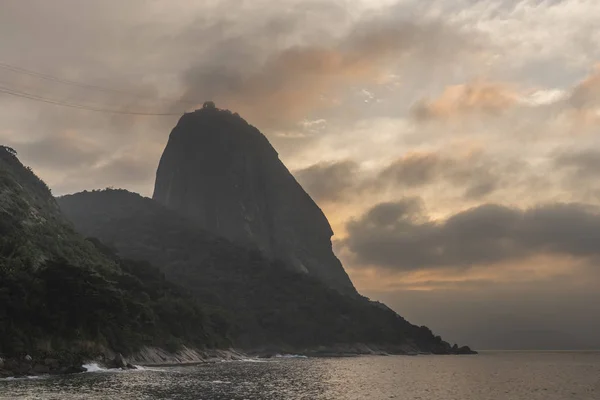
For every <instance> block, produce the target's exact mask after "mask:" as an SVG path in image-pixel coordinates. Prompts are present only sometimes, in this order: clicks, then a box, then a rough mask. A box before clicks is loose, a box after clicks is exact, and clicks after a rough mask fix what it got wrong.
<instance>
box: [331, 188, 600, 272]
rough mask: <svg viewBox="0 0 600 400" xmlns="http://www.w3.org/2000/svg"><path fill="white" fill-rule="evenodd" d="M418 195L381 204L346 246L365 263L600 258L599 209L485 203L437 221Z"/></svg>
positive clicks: (355, 227) (404, 266) (354, 226)
mask: <svg viewBox="0 0 600 400" xmlns="http://www.w3.org/2000/svg"><path fill="white" fill-rule="evenodd" d="M415 204H418V202H416V201H415V200H414V199H411V200H409V201H407V200H403V201H400V202H396V203H384V204H379V205H377V206H376V207H374V208H372V209H371V210H369V211H368V212H367V213H366V214H364V215H363V216H362V217H361V218H359V219H358V220H353V221H351V222H349V223H348V226H347V229H348V238H347V239H346V240H345V241H344V243H343V244H344V245H345V246H346V247H347V249H349V250H350V251H351V252H352V253H353V254H354V255H355V257H356V259H357V260H358V261H359V263H362V264H364V265H376V266H380V267H384V268H391V269H398V270H413V269H420V268H438V267H470V266H476V265H483V264H491V263H498V262H504V261H510V260H515V259H521V258H524V257H527V256H532V255H536V254H546V253H548V254H559V255H566V256H573V257H582V258H594V257H598V256H600V247H599V246H598V243H599V241H600V213H599V211H600V210H599V209H598V208H597V207H593V206H588V205H582V204H548V205H540V206H538V207H535V208H530V209H526V210H521V209H517V208H509V207H505V206H500V205H494V204H485V205H481V206H479V207H475V208H472V209H469V210H466V211H463V212H460V213H457V214H454V215H452V216H451V217H449V218H447V219H446V220H443V221H432V220H430V219H429V218H427V217H426V216H425V215H424V214H423V210H422V208H419V207H416V206H415Z"/></svg>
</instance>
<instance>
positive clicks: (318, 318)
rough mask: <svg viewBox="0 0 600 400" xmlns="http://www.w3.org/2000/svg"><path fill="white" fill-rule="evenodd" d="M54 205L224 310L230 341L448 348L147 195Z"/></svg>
mask: <svg viewBox="0 0 600 400" xmlns="http://www.w3.org/2000/svg"><path fill="white" fill-rule="evenodd" d="M59 204H60V205H61V207H62V209H63V211H64V212H65V214H66V215H67V216H68V217H69V218H71V220H72V221H73V222H74V223H75V225H76V227H77V228H78V229H79V230H80V231H81V232H83V233H84V234H86V235H91V236H95V237H98V238H100V239H101V240H103V241H104V242H105V243H108V244H109V245H111V246H114V247H115V248H117V249H118V250H119V252H120V254H121V255H123V256H126V257H129V258H134V259H145V260H153V262H156V263H157V265H159V266H161V268H162V269H163V271H164V272H165V274H166V275H167V277H168V278H169V279H172V280H173V281H174V282H177V283H179V284H181V285H182V286H185V287H186V288H187V289H189V290H190V292H192V293H193V294H194V295H195V296H196V298H198V299H200V301H201V302H202V303H204V304H211V305H214V306H215V307H220V308H223V309H226V310H227V311H228V312H229V313H230V314H231V316H232V321H233V324H234V325H233V334H234V340H235V345H237V346H241V347H245V348H253V347H262V346H275V347H279V348H285V347H286V346H289V347H292V348H296V349H298V348H308V347H315V346H321V345H325V346H327V345H335V344H343V343H347V344H352V343H370V344H380V345H403V344H409V345H414V346H415V347H418V348H419V349H421V350H423V351H435V352H444V351H446V350H447V349H448V345H447V344H446V343H444V342H442V340H441V338H439V337H436V336H434V335H433V334H432V333H431V331H430V330H429V329H427V328H425V327H416V326H414V325H411V324H410V323H408V322H407V321H406V320H404V319H403V318H401V317H400V316H398V315H397V314H396V313H395V312H393V311H392V310H390V309H389V308H387V307H385V306H384V305H382V304H379V303H374V302H371V301H369V300H368V299H366V298H364V297H353V296H345V295H342V294H340V293H338V292H337V291H335V290H332V289H330V288H328V287H326V286H325V285H324V284H323V283H321V282H320V281H318V280H316V279H314V278H312V277H310V276H309V275H306V274H301V273H297V272H294V271H290V270H288V269H287V268H286V267H285V266H284V265H282V264H280V263H278V262H277V261H273V260H269V259H266V258H265V257H264V256H263V255H262V254H261V253H260V252H258V251H256V250H253V249H249V248H245V247H241V246H238V245H236V244H233V243H231V242H229V241H227V240H224V239H221V238H217V237H213V236H211V235H210V234H208V233H206V232H204V231H202V230H200V229H198V228H196V227H195V226H193V225H191V224H190V223H189V222H188V221H187V220H184V219H183V218H182V217H180V216H179V215H178V214H176V213H174V212H172V211H170V210H168V209H166V208H164V207H162V206H161V205H159V204H157V203H156V202H154V201H152V200H151V199H147V198H143V197H141V196H139V195H137V194H133V193H129V192H127V191H124V190H104V191H94V192H83V193H79V194H76V195H71V196H65V197H62V198H60V199H59Z"/></svg>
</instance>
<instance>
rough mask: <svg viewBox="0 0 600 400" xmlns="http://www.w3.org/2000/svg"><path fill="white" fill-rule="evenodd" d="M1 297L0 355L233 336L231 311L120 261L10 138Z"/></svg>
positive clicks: (0, 162) (79, 352)
mask: <svg viewBox="0 0 600 400" xmlns="http://www.w3.org/2000/svg"><path fill="white" fill-rule="evenodd" d="M0 304H2V307H0V359H1V358H7V357H8V359H9V360H10V359H11V358H14V357H16V358H20V357H23V356H24V355H26V354H27V355H30V356H32V357H33V358H34V360H35V359H44V358H46V357H49V356H52V357H54V358H58V359H70V360H71V361H72V360H73V358H76V359H78V360H80V361H81V360H83V359H84V358H89V357H96V356H98V355H103V354H111V353H114V352H121V353H124V354H130V353H134V352H135V351H137V350H139V349H141V348H143V347H144V346H158V347H162V348H168V349H171V350H175V349H177V348H178V347H179V346H180V345H182V344H189V345H193V346H196V347H216V346H226V345H228V344H229V342H228V338H227V334H228V332H227V329H228V326H227V324H226V322H225V320H224V319H223V318H221V317H220V316H219V315H218V313H216V312H214V311H213V310H209V309H206V308H203V307H202V306H200V305H199V303H198V302H197V301H196V300H194V299H193V298H192V297H190V295H188V294H187V293H186V291H185V290H183V289H181V288H180V287H178V286H176V285H174V284H172V283H170V282H168V281H166V280H165V278H164V275H163V273H162V272H160V271H159V270H158V269H157V268H154V267H152V266H151V265H149V264H148V263H145V262H142V261H128V260H122V259H120V258H118V257H116V256H115V255H114V254H113V253H112V252H110V251H109V250H108V249H107V248H106V247H105V246H103V245H102V244H101V243H99V242H98V241H91V240H86V239H84V238H83V237H82V236H81V235H79V234H78V233H76V232H75V230H74V229H73V227H72V225H71V224H70V223H69V222H68V221H67V220H66V219H65V218H64V217H63V215H62V213H61V212H60V208H59V206H58V204H57V203H56V201H55V199H54V198H53V197H52V195H51V193H50V190H49V189H48V188H47V186H46V185H45V184H44V182H42V181H41V180H40V179H39V178H38V177H37V176H36V175H35V174H34V173H33V172H32V171H31V170H30V169H29V168H26V167H24V166H23V165H22V164H21V163H20V162H19V160H18V158H17V156H16V152H15V151H14V150H12V149H10V148H6V147H4V146H2V147H0ZM71 361H69V363H71ZM58 365H59V364H57V365H56V366H55V367H56V368H58ZM5 366H6V365H5ZM29 367H30V368H34V367H35V365H34V364H31V363H30V365H29ZM18 368H19V371H16V372H20V373H28V372H31V371H27V368H28V366H27V365H25V366H23V365H18ZM22 368H25V370H21V369H22ZM47 369H48V368H47V366H40V370H41V371H42V372H44V371H45V372H48V371H46V370H47ZM13 372H15V371H13ZM4 373H7V372H6V371H4V372H3V371H2V365H0V375H2V374H4Z"/></svg>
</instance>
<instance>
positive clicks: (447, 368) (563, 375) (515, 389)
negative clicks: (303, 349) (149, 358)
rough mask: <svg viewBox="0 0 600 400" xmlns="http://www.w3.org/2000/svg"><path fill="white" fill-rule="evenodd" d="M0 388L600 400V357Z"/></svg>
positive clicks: (12, 383) (315, 367)
mask: <svg viewBox="0 0 600 400" xmlns="http://www.w3.org/2000/svg"><path fill="white" fill-rule="evenodd" d="M93 369H96V371H95V372H88V373H84V374H79V375H72V376H55V377H46V378H35V379H32V378H30V379H27V378H25V379H18V380H1V381H0V399H11V400H13V399H60V400H71V399H86V400H89V399H92V400H93V399H128V400H138V399H144V400H155V399H173V400H197V399H206V400H208V399H227V400H234V399H235V400H237V399H240V400H242V399H267V400H274V399H292V400H295V399H310V400H313V399H314V400H319V399H373V400H380V399H381V400H382V399H421V400H427V399H431V400H487V399H494V400H495V399H510V400H521V399H522V400H535V399H540V400H554V399H556V400H567V399H577V400H584V399H585V400H599V399H600V352H484V353H482V354H480V355H477V356H417V357H410V356H391V357H357V358H329V359H317V358H315V359H305V358H292V357H289V358H276V359H270V360H247V361H236V362H221V363H217V364H204V365H198V366H191V367H169V368H148V369H145V370H139V371H126V372H125V371H123V372H107V371H102V370H97V368H93Z"/></svg>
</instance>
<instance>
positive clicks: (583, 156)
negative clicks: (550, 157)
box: [554, 149, 600, 180]
mask: <svg viewBox="0 0 600 400" xmlns="http://www.w3.org/2000/svg"><path fill="white" fill-rule="evenodd" d="M554 165H555V166H556V167H558V168H561V169H567V170H569V171H570V172H571V178H576V179H578V180H580V179H590V178H591V179H596V178H597V177H598V173H599V172H600V151H598V150H593V149H588V150H580V151H570V152H562V153H559V154H557V155H556V156H555V158H554Z"/></svg>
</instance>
